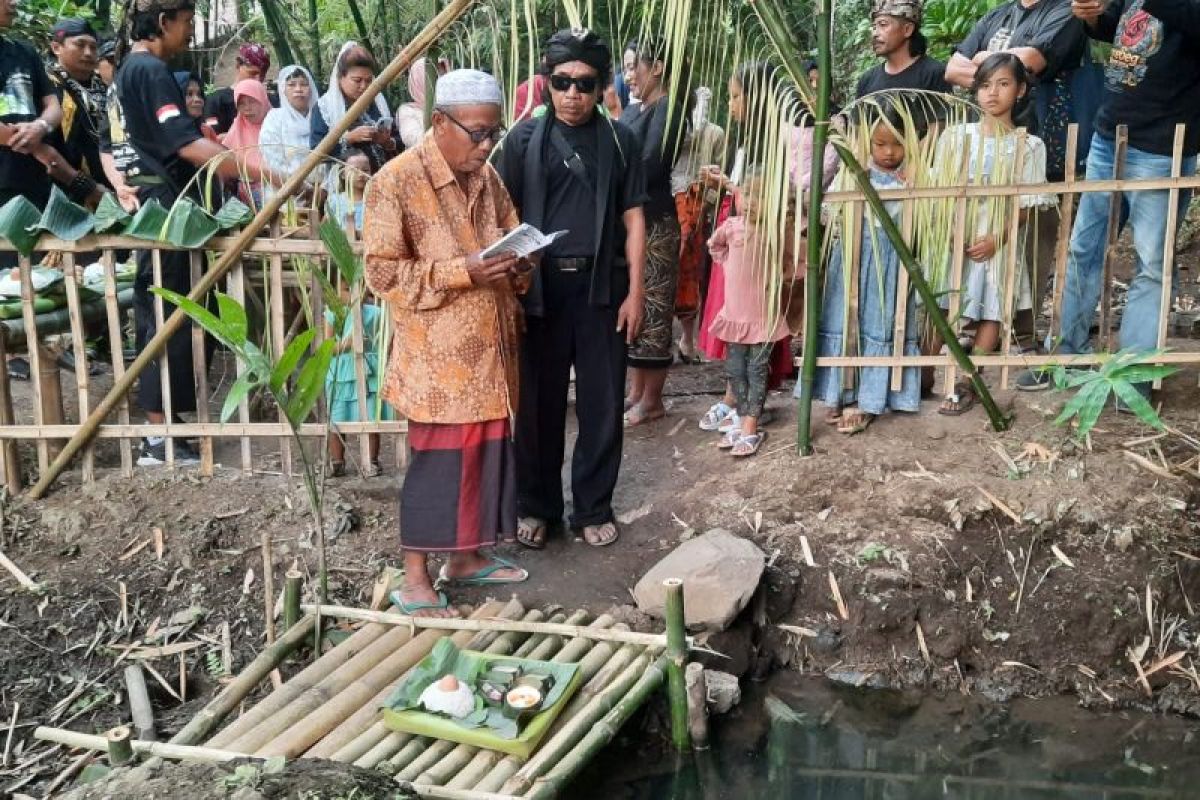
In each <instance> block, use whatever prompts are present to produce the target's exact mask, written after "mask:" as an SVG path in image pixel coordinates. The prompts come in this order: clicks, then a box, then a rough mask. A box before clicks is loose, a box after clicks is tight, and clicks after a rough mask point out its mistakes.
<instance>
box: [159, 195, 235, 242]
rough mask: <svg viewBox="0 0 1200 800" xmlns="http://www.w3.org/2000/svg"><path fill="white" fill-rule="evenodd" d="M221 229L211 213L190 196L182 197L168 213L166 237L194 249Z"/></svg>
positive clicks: (169, 240) (170, 240)
mask: <svg viewBox="0 0 1200 800" xmlns="http://www.w3.org/2000/svg"><path fill="white" fill-rule="evenodd" d="M220 229H221V228H220V225H219V224H218V223H217V221H216V220H215V219H214V218H213V217H212V215H211V214H209V213H208V212H206V211H205V210H204V209H202V208H200V206H198V205H196V204H195V203H194V202H193V201H192V200H190V199H189V198H186V197H181V198H180V199H179V200H177V201H176V202H175V204H174V205H172V206H171V211H170V213H169V214H168V215H167V223H166V231H165V236H164V238H165V239H166V240H167V241H168V242H170V243H171V244H173V245H175V246H176V247H186V248H189V249H194V248H199V247H203V246H204V243H205V242H207V241H208V240H209V239H211V238H212V237H214V236H216V235H217V232H218V231H219V230H220Z"/></svg>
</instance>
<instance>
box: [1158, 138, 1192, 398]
mask: <svg viewBox="0 0 1200 800" xmlns="http://www.w3.org/2000/svg"><path fill="white" fill-rule="evenodd" d="M1186 128H1187V126H1185V125H1184V124H1183V123H1182V122H1180V123H1179V124H1178V125H1176V126H1175V142H1174V145H1173V146H1172V148H1171V177H1178V176H1179V173H1180V172H1182V171H1183V145H1184V141H1185V136H1186V135H1187V129H1186ZM1178 223H1179V190H1178V189H1170V190H1169V191H1168V192H1167V225H1166V232H1165V237H1166V238H1165V241H1163V258H1162V294H1161V295H1160V296H1159V301H1158V302H1159V305H1158V336H1157V342H1158V349H1160V350H1161V349H1163V348H1164V347H1166V346H1167V327H1168V323H1169V321H1170V319H1171V297H1172V296H1173V292H1172V291H1171V288H1172V286H1173V285H1174V283H1175V238H1176V235H1177V234H1178V233H1179V229H1178V228H1179V225H1178ZM1152 388H1154V389H1161V388H1162V378H1155V379H1154V383H1153V384H1152Z"/></svg>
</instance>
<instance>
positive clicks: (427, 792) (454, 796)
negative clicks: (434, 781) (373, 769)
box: [400, 781, 519, 800]
mask: <svg viewBox="0 0 1200 800" xmlns="http://www.w3.org/2000/svg"><path fill="white" fill-rule="evenodd" d="M400 789H401V790H403V791H409V792H414V793H416V794H417V795H418V796H419V797H429V798H433V800H519V798H515V797H512V796H511V795H507V794H493V793H492V792H479V791H472V790H470V789H448V788H445V787H442V786H421V785H420V784H417V783H415V782H413V781H400Z"/></svg>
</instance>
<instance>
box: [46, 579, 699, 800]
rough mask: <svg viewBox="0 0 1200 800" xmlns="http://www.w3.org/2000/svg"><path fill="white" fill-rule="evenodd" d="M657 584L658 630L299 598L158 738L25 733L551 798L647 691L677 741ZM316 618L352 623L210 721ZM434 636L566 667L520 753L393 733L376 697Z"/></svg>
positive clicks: (671, 643) (678, 725)
mask: <svg viewBox="0 0 1200 800" xmlns="http://www.w3.org/2000/svg"><path fill="white" fill-rule="evenodd" d="M666 590H667V601H668V602H667V615H666V616H667V632H666V633H665V634H648V633H638V632H634V631H630V630H629V628H628V626H626V625H623V624H614V620H613V618H612V617H610V616H608V615H607V614H602V615H600V616H598V617H595V618H594V619H593V618H591V617H590V616H589V615H588V614H587V612H585V611H576V612H574V613H571V614H569V615H568V614H567V613H565V612H564V611H562V610H561V609H559V608H549V609H545V610H539V609H529V610H527V609H526V608H525V607H524V606H523V605H522V604H521V603H520V601H519V600H517V599H516V598H513V599H512V600H510V601H509V602H508V603H500V602H495V601H489V602H487V603H485V604H483V605H482V606H480V607H479V608H477V609H476V610H475V611H474V613H472V614H470V616H469V617H467V618H465V619H428V618H417V617H409V616H404V615H400V614H392V613H387V612H380V611H369V610H365V609H357V608H347V607H342V606H308V605H306V606H303V611H304V612H305V614H304V616H301V617H300V618H299V620H298V621H297V622H296V623H295V624H294V625H292V626H291V627H290V628H289V629H288V630H287V631H286V632H285V633H284V634H283V635H282V636H280V638H279V639H278V640H277V641H276V642H275V643H274V644H272V645H271V646H269V647H267V648H266V649H265V650H263V652H262V653H261V654H260V655H259V656H258V657H257V658H256V659H255V660H254V661H253V662H251V663H250V664H249V665H248V666H247V667H246V669H245V670H243V671H242V673H241V674H240V675H238V676H237V678H236V679H234V680H233V681H232V682H231V683H230V684H229V685H227V686H226V687H225V688H224V689H223V690H222V691H221V692H220V693H219V694H218V695H217V696H216V697H215V698H213V699H212V700H211V701H210V702H209V703H208V705H206V706H205V707H204V708H203V709H202V710H201V711H200V712H199V713H198V714H197V715H196V716H195V717H194V718H193V719H192V720H191V721H190V722H188V724H187V725H186V726H185V727H184V728H183V729H182V730H181V731H180V732H179V733H178V734H176V735H175V736H174V737H173V738H172V739H171V740H170V742H168V743H160V742H148V741H130V739H129V734H128V729H116V731H115V732H116V734H117V735H114V732H113V731H110V732H109V735H108V736H93V735H88V734H82V733H77V732H74V731H67V730H61V729H57V728H38V729H37V731H35V733H34V736H35V737H36V738H38V739H42V740H45V741H51V742H58V743H61V744H64V745H67V746H70V747H77V748H85V749H91V750H107V751H108V752H109V757H110V762H112V763H114V764H116V763H122V764H124V763H128V762H129V761H130V759H131V758H132V757H136V756H137V755H145V756H156V757H161V758H165V759H178V760H192V761H210V762H220V761H232V760H234V759H239V758H260V759H266V758H270V757H274V756H284V757H287V758H289V759H291V758H323V759H330V760H333V761H341V762H345V763H351V764H354V765H356V766H359V767H365V768H369V769H376V770H380V771H382V772H385V773H387V774H389V775H392V776H394V777H395V780H396V781H397V784H398V785H399V788H401V789H405V790H408V791H411V792H413V793H415V794H417V795H419V796H421V797H430V798H448V799H450V800H454V799H456V798H458V799H461V800H485V799H486V798H491V800H515V799H516V798H526V799H527V800H547V798H553V797H556V796H558V794H559V793H560V792H561V791H562V790H563V789H564V788H565V787H566V786H567V785H568V784H569V783H570V781H571V779H572V778H573V777H574V776H575V775H577V774H578V773H579V771H580V770H581V769H582V768H583V767H584V766H585V765H586V764H587V763H588V761H589V760H591V759H592V758H593V757H594V756H595V755H596V754H597V753H598V752H599V751H600V750H601V749H602V748H603V747H604V746H605V745H607V744H608V743H609V742H611V741H612V740H613V737H614V736H615V735H616V733H617V731H618V730H619V729H620V728H621V726H622V725H623V724H624V723H625V722H626V721H627V720H628V719H629V718H630V717H631V716H633V714H634V712H635V711H637V709H639V708H640V707H641V706H643V705H644V704H645V703H646V701H647V700H648V699H649V698H650V697H652V696H653V693H654V691H655V690H656V689H658V688H659V687H663V686H665V687H666V688H667V691H668V699H669V703H670V707H671V720H672V739H673V741H674V743H675V745H676V746H677V747H680V748H687V747H688V746H689V733H688V711H689V710H688V708H687V698H686V690H685V683H684V667H685V666H686V660H687V654H688V647H689V641H688V639H687V637H686V634H685V631H684V623H683V620H684V615H683V584H682V582H681V581H678V580H669V581H667V582H666ZM319 617H320V618H325V619H341V620H351V621H356V622H361V623H363V624H362V625H361V627H359V628H358V629H357V630H356V631H355V632H354V633H353V634H352V635H350V636H349V638H347V639H345V640H344V641H342V642H341V643H340V644H338V645H337V646H335V647H333V648H332V649H330V650H328V651H326V652H325V653H324V654H323V655H321V656H320V657H319V658H317V659H316V660H315V661H313V662H312V663H311V664H309V665H308V666H307V667H305V668H304V669H302V670H301V671H300V672H298V673H296V674H295V675H294V676H292V677H291V679H290V680H287V681H286V682H284V683H282V684H281V685H279V686H278V687H277V688H276V689H275V690H274V691H272V692H271V693H270V694H268V695H267V696H266V697H264V698H263V699H262V700H260V701H259V702H258V703H257V704H256V705H254V706H252V707H250V708H248V709H246V710H245V711H244V712H243V713H242V714H241V715H240V716H237V717H236V718H235V719H233V720H232V721H230V722H229V724H227V725H225V727H224V728H220V729H219V730H218V728H219V727H220V725H221V723H222V722H223V721H224V720H225V718H226V717H227V716H229V715H230V714H231V712H233V711H234V710H235V709H237V708H238V707H239V705H241V703H242V700H243V699H244V698H245V697H246V696H247V695H248V694H249V693H250V692H251V691H253V690H254V689H255V688H256V687H257V686H258V685H259V684H260V683H262V682H263V681H264V680H265V679H267V677H268V675H270V673H271V672H272V671H273V670H275V669H276V668H277V667H278V666H279V665H280V664H281V663H282V662H283V661H284V659H285V658H286V657H287V656H288V655H289V654H291V653H292V652H293V651H295V650H296V649H297V648H299V647H300V646H301V645H303V644H304V643H306V642H311V641H312V639H313V632H314V630H315V629H316V626H317V621H318V618H319ZM444 637H448V638H449V639H450V640H451V641H452V642H453V643H454V644H455V645H456V646H457V647H459V648H464V649H467V650H477V651H482V652H486V653H490V654H496V655H514V656H520V657H526V658H530V659H535V660H545V661H553V662H557V663H564V664H578V665H579V669H580V671H581V673H582V676H583V681H582V684H581V686H580V688H579V690H578V691H577V692H576V693H575V694H574V695H573V696H572V697H571V698H570V700H569V701H568V702H567V705H566V706H565V708H564V709H563V711H562V712H561V714H559V716H558V718H557V719H556V720H555V722H554V724H553V726H552V727H551V728H550V730H549V732H548V733H547V734H546V736H545V738H544V739H543V740H542V742H541V743H540V745H539V746H538V747H537V749H536V750H535V751H534V752H533V754H532V755H531V756H530V758H529V759H527V760H524V761H522V760H521V759H518V758H516V757H514V756H510V755H506V754H504V753H499V752H496V751H493V750H487V749H482V748H478V747H473V746H469V745H464V744H457V743H455V742H449V741H443V740H439V739H433V738H429V737H424V736H416V735H413V734H408V733H400V732H397V731H393V730H391V729H389V728H388V727H387V726H386V725H385V724H384V721H383V716H382V714H381V711H380V709H381V706H382V704H383V703H384V701H385V699H386V698H387V697H388V695H389V694H390V693H391V692H392V691H393V689H394V688H395V687H396V685H397V684H398V683H399V682H400V681H401V680H402V679H403V678H404V677H405V676H406V675H407V674H408V672H409V671H410V670H411V669H412V668H413V667H414V666H415V665H416V664H418V662H420V661H421V659H423V658H424V657H425V656H426V655H428V654H429V653H430V651H431V650H432V649H433V646H434V645H435V644H436V643H437V642H438V641H439V640H440V639H442V638H444ZM693 713H694V712H693ZM131 751H132V752H131Z"/></svg>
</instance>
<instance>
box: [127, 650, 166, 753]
mask: <svg viewBox="0 0 1200 800" xmlns="http://www.w3.org/2000/svg"><path fill="white" fill-rule="evenodd" d="M125 694H126V695H128V697H129V714H130V716H131V717H132V718H133V726H134V727H135V728H136V729H137V735H138V738H139V739H141V740H142V741H146V742H153V741H156V740H157V739H158V734H157V733H155V731H154V709H153V707H152V706H151V705H150V694H149V693H148V692H147V691H146V673H144V672H143V671H142V666H141V664H130V665H129V666H128V667H126V668H125Z"/></svg>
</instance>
